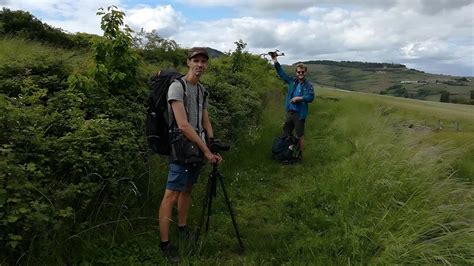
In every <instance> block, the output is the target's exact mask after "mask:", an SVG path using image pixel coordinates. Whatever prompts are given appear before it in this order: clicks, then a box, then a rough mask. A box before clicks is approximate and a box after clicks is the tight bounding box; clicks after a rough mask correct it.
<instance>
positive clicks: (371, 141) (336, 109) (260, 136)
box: [95, 89, 474, 265]
mask: <svg viewBox="0 0 474 266" xmlns="http://www.w3.org/2000/svg"><path fill="white" fill-rule="evenodd" d="M317 92H318V93H317V94H318V97H317V98H316V101H315V102H314V103H313V104H312V105H311V115H310V117H309V119H308V121H307V130H306V139H307V150H306V151H305V154H304V161H303V163H302V164H296V165H282V164H279V163H277V162H274V161H272V160H271V159H270V146H271V143H272V139H273V138H274V137H275V136H276V135H278V134H279V132H280V128H281V122H282V119H283V110H282V105H281V101H282V97H281V95H278V93H271V94H268V95H267V100H268V102H269V104H268V105H267V106H266V108H265V111H264V114H263V117H262V123H261V124H260V127H259V128H258V129H256V131H255V132H254V133H253V134H250V135H248V136H246V137H244V138H242V139H243V141H241V142H239V143H234V144H233V146H232V151H231V152H229V153H228V154H225V160H226V161H225V163H224V165H223V166H222V167H221V170H222V173H223V174H224V176H225V182H226V186H227V189H228V192H229V194H230V197H231V198H232V204H233V206H234V209H235V213H236V216H237V223H238V225H239V229H240V232H241V235H242V236H243V240H244V245H245V252H243V253H242V254H240V253H239V251H238V243H237V239H236V237H235V234H234V229H233V227H232V223H231V220H230V215H229V213H228V212H227V209H226V207H225V205H224V199H223V196H222V191H221V190H220V188H218V191H217V194H218V195H217V198H216V199H215V200H214V205H213V208H212V216H211V221H210V231H209V232H208V233H207V234H205V236H204V237H203V238H202V242H199V245H198V247H197V248H196V249H195V251H197V252H198V254H199V255H196V253H194V254H195V256H193V255H191V251H190V249H189V248H188V247H186V245H184V243H183V242H182V243H181V244H182V245H181V252H182V253H183V255H184V262H185V263H190V264H194V265H209V264H212V265H215V264H225V265H240V264H242V263H246V264H250V265H254V264H267V263H272V264H291V265H292V264H306V263H308V262H311V263H320V264H346V263H347V264H358V263H381V264H393V263H397V264H406V263H416V264H433V263H436V264H443V263H446V264H449V263H452V264H472V263H473V262H474V261H473V256H474V254H473V250H474V246H473V243H474V235H473V230H472V229H473V225H472V221H473V219H474V217H473V216H474V211H473V210H474V209H473V207H474V206H473V200H472V196H473V193H472V192H473V190H472V176H473V175H474V172H472V169H470V170H469V169H468V168H466V169H465V172H464V173H463V176H459V171H457V168H456V166H455V165H462V164H463V163H464V164H468V162H469V161H471V159H472V157H469V156H467V155H469V154H471V155H472V152H473V147H472V140H473V139H474V132H473V131H472V130H465V131H453V130H450V129H442V130H439V129H435V128H433V127H430V125H428V123H425V122H424V121H425V120H426V119H427V117H429V116H435V115H436V114H443V113H444V111H443V110H444V109H443V107H444V105H441V106H440V107H439V108H437V107H436V106H431V107H429V108H432V109H430V110H431V111H430V112H429V113H428V112H426V111H425V110H424V108H428V107H423V106H421V107H420V109H419V112H416V110H410V109H409V108H408V107H407V106H405V103H398V102H397V101H395V100H393V98H389V97H374V96H373V95H359V94H348V93H345V92H339V91H334V90H328V89H318V91H317ZM411 107H412V108H414V109H416V106H415V105H413V106H411ZM435 110H436V112H435ZM447 110H449V108H447ZM466 111H468V113H469V111H470V110H467V109H466ZM453 116H455V115H453ZM463 119H465V120H464V121H465V123H471V124H472V122H473V120H472V118H470V117H469V115H466V116H465V117H463ZM410 125H411V126H410ZM466 128H469V129H471V128H470V127H466ZM470 158H471V159H470ZM154 168H155V169H158V171H157V172H156V173H155V174H156V176H155V177H153V178H155V179H153V182H155V183H156V184H155V188H156V189H160V187H161V189H162V188H163V187H164V182H165V179H166V166H165V165H161V166H157V165H155V166H154ZM208 171H209V169H206V170H205V171H203V173H204V174H203V175H202V176H201V179H200V183H199V184H198V185H197V186H196V188H195V191H194V193H193V199H194V204H193V207H192V210H191V217H190V221H191V224H192V225H193V226H196V225H197V223H198V221H199V218H200V214H201V207H202V197H203V195H204V193H205V184H206V179H207V177H206V173H207V172H208ZM158 203H159V199H157V202H156V203H154V204H156V206H157V207H158V205H157V204H158ZM174 235H175V236H176V233H175V232H174ZM158 244H159V240H158V228H157V227H156V226H151V227H150V228H149V230H148V231H147V232H137V234H136V235H135V237H132V238H131V239H130V240H128V241H126V242H124V243H122V244H121V245H117V246H115V247H113V248H111V249H110V250H107V251H95V253H96V255H97V257H98V258H99V257H100V259H99V260H96V262H114V263H121V262H124V261H127V262H137V263H138V262H139V263H143V264H147V263H149V264H153V263H161V262H163V259H162V257H161V254H160V252H159V251H158Z"/></svg>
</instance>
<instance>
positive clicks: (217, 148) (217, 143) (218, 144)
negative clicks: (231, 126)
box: [207, 139, 230, 153]
mask: <svg viewBox="0 0 474 266" xmlns="http://www.w3.org/2000/svg"><path fill="white" fill-rule="evenodd" d="M207 146H208V147H209V150H211V152H213V153H218V152H221V151H228V150H229V149H230V145H229V144H225V143H223V142H222V141H221V140H220V139H210V140H209V142H208V144H207Z"/></svg>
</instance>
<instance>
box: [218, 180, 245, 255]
mask: <svg viewBox="0 0 474 266" xmlns="http://www.w3.org/2000/svg"><path fill="white" fill-rule="evenodd" d="M219 181H220V182H221V187H222V191H223V192H224V199H225V203H226V204H227V208H228V209H229V212H230V217H231V218H232V225H234V229H235V234H236V235H237V240H238V241H239V246H240V249H241V250H244V244H243V243H242V240H241V239H240V234H239V229H237V222H236V221H235V217H234V212H233V210H232V206H231V205H230V200H229V197H228V196H227V190H226V189H225V186H224V180H223V178H222V175H221V174H219Z"/></svg>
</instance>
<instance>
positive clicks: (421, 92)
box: [285, 60, 474, 104]
mask: <svg viewBox="0 0 474 266" xmlns="http://www.w3.org/2000/svg"><path fill="white" fill-rule="evenodd" d="M305 63H307V65H308V74H307V76H308V78H309V79H310V80H311V81H312V82H315V83H317V84H321V85H325V86H331V87H335V88H339V89H343V90H350V91H361V92H369V93H377V94H387V95H393V96H397V97H404V98H412V99H419V100H428V101H440V100H443V101H445V102H451V103H462V104H470V103H471V102H472V100H471V99H470V91H471V90H474V82H473V81H471V79H469V78H467V77H461V78H459V77H451V76H444V75H436V74H429V73H424V72H422V71H417V70H415V69H408V68H406V67H405V66H404V65H400V64H388V63H364V62H347V61H343V62H336V61H327V60H320V61H318V60H314V61H306V62H305ZM285 68H286V70H288V71H290V72H289V73H292V72H293V71H294V69H293V68H294V66H285ZM443 91H445V92H448V93H449V94H450V96H451V97H450V98H449V99H446V98H445V96H443Z"/></svg>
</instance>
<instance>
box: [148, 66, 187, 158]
mask: <svg viewBox="0 0 474 266" xmlns="http://www.w3.org/2000/svg"><path fill="white" fill-rule="evenodd" d="M183 76H184V75H183V74H181V73H179V72H178V71H176V70H174V69H166V70H162V71H160V72H159V73H158V74H156V75H154V76H153V77H152V78H151V79H150V82H149V86H150V93H149V95H148V99H147V102H146V110H147V114H146V121H145V134H146V138H147V142H148V147H149V148H150V150H151V151H152V152H154V153H158V154H162V155H169V154H170V143H169V125H168V122H167V121H168V117H167V113H168V112H167V109H168V102H167V96H168V89H169V86H170V85H171V83H172V82H173V81H174V80H178V81H180V82H181V85H182V86H183V88H185V85H184V82H183V80H182V79H181V77H183Z"/></svg>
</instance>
